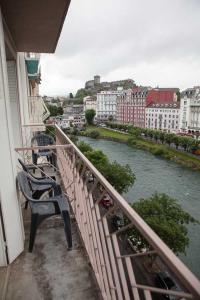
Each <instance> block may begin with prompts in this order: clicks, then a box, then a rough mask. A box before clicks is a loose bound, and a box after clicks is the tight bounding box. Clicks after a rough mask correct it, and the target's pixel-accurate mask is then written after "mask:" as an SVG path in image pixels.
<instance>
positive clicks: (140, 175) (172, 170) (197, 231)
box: [80, 137, 200, 277]
mask: <svg viewBox="0 0 200 300" xmlns="http://www.w3.org/2000/svg"><path fill="white" fill-rule="evenodd" d="M80 139H81V140H84V141H85V142H87V143H88V144H90V145H91V146H92V147H94V148H96V149H100V150H102V151H103V152H104V153H105V154H106V155H107V156H108V157H109V159H110V160H112V161H113V160H116V161H117V162H119V163H120V164H124V165H125V164H129V166H130V167H131V169H132V170H133V172H134V173H135V175H136V181H135V183H134V186H133V187H131V188H130V189H129V191H128V192H127V193H126V194H124V195H123V196H124V198H125V199H126V200H127V201H128V202H134V201H137V200H138V199H140V198H146V197H149V196H151V195H152V194H153V193H155V192H156V191H157V192H159V193H166V194H168V195H169V196H171V197H174V198H176V199H177V200H178V201H179V203H180V204H181V206H182V207H183V208H184V210H185V211H187V212H188V213H190V214H191V215H192V216H193V217H194V218H196V219H197V220H198V221H200V172H198V171H193V170H190V169H188V168H185V167H182V166H180V165H178V164H176V163H174V162H171V161H168V160H165V159H162V158H159V157H156V156H154V155H152V154H151V153H149V152H146V151H143V150H139V149H136V148H134V149H133V148H130V147H129V146H127V145H125V144H120V143H116V142H111V141H105V140H94V139H91V138H86V137H81V138H80ZM188 231H189V238H190V245H189V247H188V248H187V251H186V255H180V259H182V260H183V261H184V263H185V264H186V265H187V266H188V267H189V268H190V269H191V270H192V271H193V273H194V274H195V275H196V276H198V277H200V225H189V226H188Z"/></svg>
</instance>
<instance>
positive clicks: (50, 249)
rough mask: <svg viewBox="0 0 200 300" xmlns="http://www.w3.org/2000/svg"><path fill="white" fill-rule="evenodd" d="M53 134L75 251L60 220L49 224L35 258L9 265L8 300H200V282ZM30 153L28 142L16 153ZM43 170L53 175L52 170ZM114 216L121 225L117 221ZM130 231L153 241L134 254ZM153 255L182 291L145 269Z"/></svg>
mask: <svg viewBox="0 0 200 300" xmlns="http://www.w3.org/2000/svg"><path fill="white" fill-rule="evenodd" d="M54 134H55V138H56V145H55V149H56V150H55V151H56V156H57V168H58V169H57V173H56V176H59V180H60V181H61V183H62V186H63V189H64V192H65V194H66V195H67V197H68V199H69V201H70V205H71V212H72V220H73V232H74V233H73V241H74V249H73V250H72V252H67V250H66V248H65V241H64V233H63V229H62V228H61V227H60V220H52V223H51V226H50V227H52V228H46V227H45V226H46V225H45V224H44V227H45V230H44V228H41V230H39V232H38V236H37V240H36V244H35V250H34V253H33V254H30V253H27V252H26V250H25V252H24V253H23V254H22V255H21V256H20V257H19V258H18V259H17V260H16V261H15V263H13V264H12V265H11V267H10V279H9V280H7V281H8V284H7V299H10V298H9V297H11V299H12V296H13V295H15V294H14V293H15V289H16V290H17V289H19V287H20V289H19V290H20V292H21V293H24V294H23V295H26V293H28V292H29V295H30V293H31V292H34V291H35V293H36V294H35V295H36V296H37V297H35V298H34V297H32V298H31V299H37V298H38V299H41V293H45V291H46V292H49V293H51V294H48V295H47V298H45V297H44V295H45V294H44V295H43V297H44V298H45V299H51V298H53V299H61V296H62V297H64V299H68V298H69V299H80V298H82V299H87V298H88V299H97V298H98V297H99V299H120V300H121V299H125V300H129V299H136V300H139V299H142V300H143V299H146V300H150V299H163V298H162V296H163V295H165V296H166V295H170V297H168V299H180V298H181V299H183V298H184V299H199V298H200V282H199V280H198V279H197V278H196V277H195V276H194V275H193V274H192V273H191V271H190V270H189V269H188V268H187V267H186V266H185V265H184V264H183V263H182V262H181V261H180V260H179V258H178V257H177V256H176V255H175V254H174V253H173V252H172V251H171V250H170V249H169V248H168V247H167V246H166V244H164V242H163V241H162V240H161V239H160V238H159V237H158V236H157V235H156V234H155V232H153V231H152V229H151V228H150V227H149V226H148V225H147V224H146V223H145V222H144V220H143V219H141V218H140V216H139V215H138V214H137V213H136V212H135V211H134V210H133V209H132V208H131V207H130V206H129V204H128V203H127V202H126V201H125V200H124V198H123V197H122V196H121V195H119V194H118V193H117V192H116V190H115V189H114V188H113V187H112V186H111V185H110V184H109V183H108V182H107V180H106V179H105V178H104V177H103V176H102V175H101V173H99V172H98V170H97V169H96V168H95V167H94V166H93V165H92V164H91V163H90V162H89V161H88V160H87V158H86V157H85V156H84V155H83V154H82V153H81V152H80V151H79V149H78V148H77V147H76V146H75V145H74V144H73V143H72V142H71V141H70V139H69V138H68V137H67V136H66V135H65V134H64V133H63V132H62V130H61V129H59V128H58V127H57V126H55V131H54ZM66 145H68V147H66ZM31 150H32V148H31V147H30V145H29V144H28V143H27V145H26V147H24V148H18V149H16V151H17V153H18V154H19V155H23V157H25V158H26V159H27V162H29V160H30V157H31V155H30V151H31ZM45 172H46V173H47V175H48V174H49V170H48V169H47V170H46V171H45ZM49 175H50V174H49ZM104 197H106V198H109V201H110V203H111V205H110V206H109V207H105V206H103V205H102V201H101V200H102V198H104ZM27 217H28V216H25V218H24V224H25V225H26V224H27V222H29V221H28V219H27ZM116 217H117V219H118V220H120V222H118V221H117V222H116V221H114V220H116ZM131 228H134V229H135V230H137V232H138V234H139V235H140V236H141V237H142V238H144V239H145V240H146V241H147V242H148V243H149V246H150V247H149V248H150V250H148V251H147V250H146V249H143V251H141V252H138V251H137V247H136V245H134V240H130V239H128V238H127V232H128V231H129V230H130V229H131ZM25 231H26V226H25ZM25 249H27V247H25ZM152 255H154V256H155V257H156V259H155V263H156V270H157V271H167V272H168V274H170V277H172V278H173V279H174V280H175V281H176V283H177V285H178V287H179V289H178V290H166V289H161V288H158V287H156V285H155V274H154V272H151V271H150V269H149V268H148V267H147V265H148V262H149V259H150V257H151V256H152ZM75 274H76V275H75ZM74 275H75V276H74ZM79 275H80V277H79ZM92 275H93V277H94V279H95V280H94V281H92ZM77 276H78V278H79V279H80V280H77ZM30 281H31V282H32V283H31V284H30ZM27 291H28V292H27ZM97 291H98V292H97ZM71 292H74V294H73V293H72V294H70V293H71ZM82 293H83V294H82ZM48 297H49V298H48ZM56 297H57V298H56ZM59 297H60V298H59ZM13 299H23V298H22V297H21V298H20V297H18V298H13Z"/></svg>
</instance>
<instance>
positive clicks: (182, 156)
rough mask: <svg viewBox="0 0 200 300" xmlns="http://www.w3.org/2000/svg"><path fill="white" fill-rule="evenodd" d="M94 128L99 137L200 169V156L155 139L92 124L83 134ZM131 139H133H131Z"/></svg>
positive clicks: (86, 134) (87, 133)
mask: <svg viewBox="0 0 200 300" xmlns="http://www.w3.org/2000/svg"><path fill="white" fill-rule="evenodd" d="M92 130H95V131H98V132H99V134H100V135H99V137H98V139H105V140H110V141H115V142H119V143H124V144H128V145H129V146H130V147H132V148H138V149H142V150H145V151H148V152H150V153H152V154H154V155H156V156H160V157H163V158H165V159H169V160H171V161H174V162H176V163H178V164H181V165H183V166H186V167H189V168H191V169H193V170H198V171H200V160H199V159H198V158H195V157H192V156H190V155H188V154H187V153H183V152H180V151H178V150H176V149H173V148H171V147H169V146H167V145H162V144H157V143H156V142H154V141H150V140H146V139H142V138H141V137H140V138H138V137H133V136H132V135H131V134H125V133H121V132H118V131H113V130H111V129H108V128H101V127H95V126H90V127H88V129H87V130H86V131H85V132H82V133H81V135H83V136H90V132H91V131H92ZM130 139H131V141H130Z"/></svg>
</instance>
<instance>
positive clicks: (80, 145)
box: [78, 142, 93, 154]
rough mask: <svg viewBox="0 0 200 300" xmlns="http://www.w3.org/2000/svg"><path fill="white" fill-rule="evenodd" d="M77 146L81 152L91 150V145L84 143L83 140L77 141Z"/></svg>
mask: <svg viewBox="0 0 200 300" xmlns="http://www.w3.org/2000/svg"><path fill="white" fill-rule="evenodd" d="M78 148H79V150H80V151H81V152H82V153H83V154H85V153H86V152H88V151H92V150H93V149H92V147H91V146H90V145H89V144H87V143H85V142H79V143H78Z"/></svg>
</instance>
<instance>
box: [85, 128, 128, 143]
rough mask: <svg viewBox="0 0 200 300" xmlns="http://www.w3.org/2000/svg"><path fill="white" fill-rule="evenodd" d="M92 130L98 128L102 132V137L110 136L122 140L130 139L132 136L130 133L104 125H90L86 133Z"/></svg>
mask: <svg viewBox="0 0 200 300" xmlns="http://www.w3.org/2000/svg"><path fill="white" fill-rule="evenodd" d="M92 130H96V131H98V132H99V133H100V135H101V137H105V138H106V137H108V138H114V139H119V140H121V141H128V139H129V138H130V137H131V135H130V134H124V133H121V132H116V131H113V130H110V129H107V128H102V127H95V126H88V127H87V131H86V134H87V133H89V132H90V131H92Z"/></svg>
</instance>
